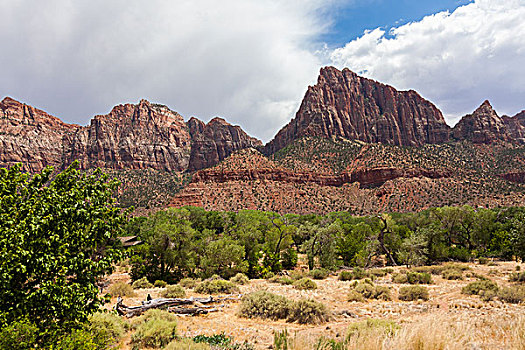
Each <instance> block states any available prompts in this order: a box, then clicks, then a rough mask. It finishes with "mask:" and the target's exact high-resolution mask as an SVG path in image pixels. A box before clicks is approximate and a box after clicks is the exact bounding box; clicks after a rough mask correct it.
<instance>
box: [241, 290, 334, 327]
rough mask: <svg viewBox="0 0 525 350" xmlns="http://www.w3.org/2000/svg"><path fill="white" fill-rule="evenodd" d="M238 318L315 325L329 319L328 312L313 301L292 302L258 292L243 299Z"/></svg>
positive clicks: (281, 297) (267, 293) (278, 296)
mask: <svg viewBox="0 0 525 350" xmlns="http://www.w3.org/2000/svg"><path fill="white" fill-rule="evenodd" d="M239 316H241V317H246V318H256V317H257V318H262V319H271V320H278V319H286V320H287V322H297V323H302V324H307V323H308V324H317V323H323V322H326V321H327V320H328V319H329V318H330V312H329V311H328V309H327V308H326V306H325V305H323V304H321V303H319V302H316V301H314V300H299V301H296V302H294V301H291V300H288V299H286V298H285V297H283V296H281V295H276V294H273V293H270V292H267V291H258V292H254V293H251V294H248V295H246V296H244V297H243V299H242V303H241V307H240V310H239Z"/></svg>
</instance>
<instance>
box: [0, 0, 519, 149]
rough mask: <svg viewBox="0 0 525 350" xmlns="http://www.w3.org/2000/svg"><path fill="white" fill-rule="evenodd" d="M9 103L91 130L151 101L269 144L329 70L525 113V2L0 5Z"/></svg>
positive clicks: (453, 106) (184, 0)
mask: <svg viewBox="0 0 525 350" xmlns="http://www.w3.org/2000/svg"><path fill="white" fill-rule="evenodd" d="M0 13H1V18H2V20H1V21H0V98H3V97H4V96H10V97H13V98H15V99H17V100H20V101H22V102H25V103H27V104H30V105H32V106H35V107H37V108H40V109H43V110H45V111H47V112H48V113H50V114H52V115H55V116H57V117H59V118H61V119H62V120H64V121H66V122H70V123H77V124H81V125H86V124H88V123H89V120H90V119H91V118H92V117H93V116H94V115H97V114H106V113H108V112H109V111H110V110H111V108H112V107H113V106H115V105H117V104H121V103H137V102H138V101H139V100H140V99H142V98H145V99H148V100H150V101H151V102H155V103H161V104H165V105H167V106H168V107H170V108H171V109H172V110H174V111H177V112H179V113H180V114H181V115H183V116H184V118H185V119H186V120H187V119H189V118H190V117H191V116H196V117H197V118H199V119H201V120H204V121H208V120H210V119H211V118H213V117H214V116H221V117H223V118H225V119H226V120H228V121H229V122H231V123H233V124H237V125H241V126H242V127H243V129H244V130H245V131H247V132H248V133H249V134H250V135H253V136H256V137H258V138H260V139H262V140H263V141H265V142H267V141H269V140H270V139H271V138H272V137H273V136H274V135H275V134H276V132H277V131H278V130H279V129H280V128H281V127H282V126H284V125H285V124H286V123H287V122H288V121H289V120H290V119H291V118H293V117H294V114H295V112H296V111H297V109H298V107H299V105H300V103H301V99H302V97H303V96H304V93H305V92H306V89H307V87H308V85H313V84H315V82H316V80H317V76H318V73H319V69H320V68H321V67H323V66H327V65H333V66H335V67H337V68H340V69H342V68H344V67H348V68H350V69H351V70H353V71H355V72H358V73H359V74H362V75H364V76H366V77H369V78H373V79H375V80H379V81H381V82H384V83H387V84H390V85H393V86H394V87H396V88H398V89H402V90H406V89H414V90H416V91H418V92H419V93H420V94H421V95H422V96H423V97H425V98H427V99H429V100H430V101H432V102H434V103H435V104H436V105H437V106H438V107H439V108H440V109H441V110H442V111H443V113H444V115H445V118H446V120H447V122H448V123H449V124H450V125H453V124H455V123H456V122H457V121H458V119H459V118H460V117H461V116H462V115H465V114H467V113H471V112H472V111H473V110H474V109H476V107H477V106H479V105H480V104H481V103H482V102H483V101H484V100H485V99H489V100H490V101H491V103H492V105H493V106H494V107H495V109H496V110H497V111H498V113H500V114H508V115H514V114H516V113H518V112H519V111H521V110H523V109H525V21H523V18H525V0H439V1H436V0H396V1H394V0H222V1H220V2H219V1H216V0H191V1H190V0H178V1H166V0H150V1H147V2H146V1H138V0H90V1H87V0H78V1H70V0H69V1H67V0H47V1H38V0H17V1H12V0H0Z"/></svg>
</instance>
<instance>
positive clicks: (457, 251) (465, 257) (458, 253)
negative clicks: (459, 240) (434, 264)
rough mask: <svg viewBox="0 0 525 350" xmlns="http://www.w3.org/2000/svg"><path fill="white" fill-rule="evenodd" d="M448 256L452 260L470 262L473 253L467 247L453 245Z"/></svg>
mask: <svg viewBox="0 0 525 350" xmlns="http://www.w3.org/2000/svg"><path fill="white" fill-rule="evenodd" d="M448 257H449V258H450V259H452V260H459V261H462V262H468V261H470V260H472V254H471V253H470V251H469V250H468V249H467V248H465V247H451V248H450V249H449V251H448Z"/></svg>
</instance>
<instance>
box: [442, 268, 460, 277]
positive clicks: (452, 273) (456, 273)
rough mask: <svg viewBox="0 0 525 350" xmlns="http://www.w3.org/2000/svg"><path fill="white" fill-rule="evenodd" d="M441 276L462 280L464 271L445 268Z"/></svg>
mask: <svg viewBox="0 0 525 350" xmlns="http://www.w3.org/2000/svg"><path fill="white" fill-rule="evenodd" d="M441 276H442V277H443V278H444V279H446V280H462V279H463V271H461V270H458V269H445V270H443V272H442V273H441Z"/></svg>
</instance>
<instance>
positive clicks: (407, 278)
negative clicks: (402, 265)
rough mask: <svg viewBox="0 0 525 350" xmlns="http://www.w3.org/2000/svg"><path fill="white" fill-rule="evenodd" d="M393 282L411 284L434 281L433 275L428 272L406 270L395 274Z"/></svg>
mask: <svg viewBox="0 0 525 350" xmlns="http://www.w3.org/2000/svg"><path fill="white" fill-rule="evenodd" d="M392 282H394V283H409V284H430V283H432V275H431V274H430V273H428V272H411V271H406V272H403V273H395V274H393V275H392Z"/></svg>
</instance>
